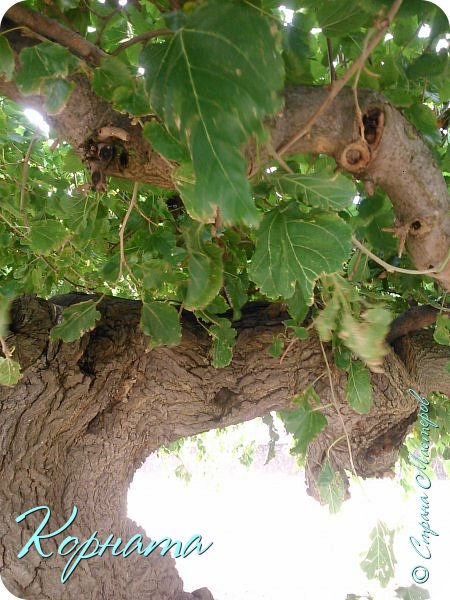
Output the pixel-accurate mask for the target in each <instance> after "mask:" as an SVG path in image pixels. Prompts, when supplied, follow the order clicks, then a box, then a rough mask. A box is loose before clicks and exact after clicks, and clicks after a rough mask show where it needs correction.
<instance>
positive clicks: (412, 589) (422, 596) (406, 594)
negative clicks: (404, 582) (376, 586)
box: [395, 584, 430, 600]
mask: <svg viewBox="0 0 450 600" xmlns="http://www.w3.org/2000/svg"><path fill="white" fill-rule="evenodd" d="M395 594H396V598H400V599H401V600H428V599H429V598H430V592H429V591H428V590H425V589H424V588H422V587H419V586H418V585H415V584H413V585H410V586H409V587H407V588H405V587H398V588H397V589H396V590H395Z"/></svg>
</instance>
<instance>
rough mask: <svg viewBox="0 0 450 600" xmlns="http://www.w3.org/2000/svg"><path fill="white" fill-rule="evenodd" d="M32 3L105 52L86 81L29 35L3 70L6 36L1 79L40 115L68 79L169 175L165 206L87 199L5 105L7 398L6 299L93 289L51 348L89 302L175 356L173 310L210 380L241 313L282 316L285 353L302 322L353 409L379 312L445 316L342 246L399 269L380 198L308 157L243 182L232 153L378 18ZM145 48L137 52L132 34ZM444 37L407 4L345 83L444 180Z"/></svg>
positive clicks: (110, 187)
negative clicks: (389, 113)
mask: <svg viewBox="0 0 450 600" xmlns="http://www.w3.org/2000/svg"><path fill="white" fill-rule="evenodd" d="M26 5H27V6H29V7H31V8H35V9H37V10H39V11H40V12H41V13H44V14H46V15H47V16H49V17H50V18H52V19H55V20H56V21H58V22H60V23H62V24H64V25H66V26H69V27H70V28H72V29H73V30H75V31H76V32H78V33H79V34H81V35H82V36H84V37H85V38H86V39H87V40H89V41H90V42H92V43H94V44H96V45H97V46H98V47H99V48H101V49H102V50H103V51H105V52H106V53H108V56H107V57H106V58H105V59H104V60H102V62H101V64H100V66H94V65H92V64H89V63H88V62H85V61H83V60H81V59H80V58H77V57H76V56H75V55H74V54H72V53H71V52H70V51H69V50H68V49H67V48H64V47H63V46H61V45H59V44H56V43H53V42H50V41H43V40H40V41H39V43H36V44H34V45H31V46H29V47H26V48H24V49H23V50H22V51H21V53H20V67H19V71H18V72H16V73H15V72H14V56H13V51H12V49H11V46H10V44H9V42H8V40H7V37H6V36H5V35H2V36H0V76H1V77H3V79H4V80H10V79H11V78H14V81H15V83H16V84H17V86H18V87H19V89H20V91H21V92H22V93H24V94H32V93H40V94H42V95H43V96H44V97H45V105H46V110H47V113H48V115H50V116H51V115H52V114H53V115H54V114H57V113H58V112H59V111H60V110H61V108H62V107H63V106H64V105H65V104H66V103H67V101H68V98H69V97H70V94H71V93H73V90H74V87H75V83H74V81H73V76H74V75H75V74H76V73H84V74H86V73H87V74H88V77H89V78H90V81H91V84H92V87H93V89H94V90H95V92H96V93H97V94H98V95H99V96H101V97H102V98H104V99H106V100H107V101H109V102H111V103H112V104H113V106H114V107H115V109H116V110H118V111H121V112H124V113H127V114H129V115H130V116H131V117H133V118H134V119H135V120H136V121H135V122H136V123H137V124H139V123H140V124H141V125H142V126H143V130H144V135H145V136H146V138H147V139H148V140H149V141H150V142H151V144H152V145H153V147H154V148H155V149H156V150H157V151H158V152H159V153H160V154H161V155H163V156H164V157H165V158H166V159H167V160H168V161H176V162H177V164H178V165H179V166H178V167H177V169H176V172H175V174H174V187H175V189H176V193H174V192H173V191H167V190H162V189H159V188H157V187H155V186H151V185H148V184H143V183H138V182H133V181H127V180H125V179H118V178H117V179H116V178H112V179H110V180H108V182H107V190H106V191H102V190H101V191H91V190H90V181H91V175H90V174H89V173H88V172H87V170H86V169H84V167H83V164H82V163H81V161H80V159H79V157H78V155H77V154H76V152H75V150H76V149H72V148H70V147H69V146H68V145H67V144H66V143H65V142H64V140H61V139H59V138H58V132H57V131H53V130H50V133H49V138H48V139H47V137H46V136H45V135H44V133H43V132H42V130H40V129H39V128H36V126H33V125H32V124H31V123H30V122H29V121H28V120H27V118H26V117H25V116H24V113H23V107H19V106H18V105H16V104H14V103H13V102H11V101H10V100H8V99H6V98H5V99H3V100H1V101H0V108H1V112H0V138H1V143H2V152H1V159H0V160H1V174H0V194H1V205H0V206H1V207H0V239H1V244H0V256H1V258H0V260H1V283H0V294H1V303H0V306H1V313H0V322H1V323H2V328H3V331H2V332H0V333H1V334H2V336H3V338H2V339H3V353H4V355H5V357H6V358H5V359H0V360H1V361H2V362H1V364H0V375H1V381H2V383H4V384H13V383H14V382H15V381H17V378H18V376H19V370H18V366H17V364H16V363H15V361H14V359H13V353H12V352H13V349H12V348H8V344H7V341H6V340H5V339H4V337H5V335H6V323H7V320H8V310H9V305H10V302H11V300H12V299H13V298H14V297H15V296H17V295H19V294H23V293H36V294H38V295H40V296H43V297H49V296H52V295H54V294H57V293H58V294H60V293H64V292H67V291H69V290H73V289H77V290H80V291H85V292H88V293H93V292H95V293H98V294H99V296H97V297H95V298H94V299H90V300H88V301H87V302H83V303H81V304H76V305H74V306H71V307H69V308H67V309H66V310H65V313H64V318H63V320H62V322H61V323H60V324H58V325H57V326H56V327H55V328H54V330H53V332H52V335H53V337H54V338H55V339H56V338H61V339H63V340H65V341H71V340H74V339H76V338H77V337H79V336H80V335H81V334H82V333H83V332H84V331H88V330H90V329H92V328H93V327H94V325H95V322H96V320H98V318H99V317H100V313H99V311H98V310H97V304H98V302H99V301H100V299H101V297H102V296H101V295H102V294H115V295H121V296H125V297H131V298H139V299H141V300H142V302H143V311H142V321H141V325H142V328H143V330H144V332H145V333H146V334H147V335H148V336H149V343H150V345H151V346H156V345H161V344H163V345H164V344H167V345H171V344H177V343H178V342H179V341H180V335H181V326H180V315H181V312H182V311H181V309H184V310H188V311H191V312H192V313H193V314H194V315H195V317H196V318H197V320H198V321H199V322H200V323H201V324H202V325H203V326H204V327H205V329H207V331H208V332H209V335H210V336H211V340H212V345H211V360H212V363H213V364H214V365H215V366H217V367H223V366H226V365H227V364H228V363H229V361H230V360H231V358H232V350H233V344H234V340H235V337H236V332H235V330H234V328H233V327H232V321H233V320H235V319H239V317H240V314H241V309H242V307H243V306H244V305H245V304H246V303H247V302H249V301H252V300H257V299H264V300H268V301H270V302H280V303H283V304H285V305H286V306H287V309H288V311H289V313H290V316H291V318H290V319H289V320H288V321H286V335H284V336H281V337H278V338H277V339H275V340H274V343H273V344H272V346H271V347H270V348H269V349H268V350H269V351H270V352H271V353H272V354H273V355H274V356H280V355H281V354H282V353H283V351H285V350H288V347H286V346H287V344H289V343H290V340H291V339H292V338H293V337H294V338H295V337H298V338H300V339H305V338H306V337H307V336H308V335H309V331H308V328H306V327H305V326H304V325H305V323H304V320H305V317H306V316H307V315H308V324H310V323H313V326H314V327H316V329H317V331H318V333H319V335H320V337H321V339H322V340H323V341H327V342H329V341H331V342H332V343H333V348H334V353H335V360H336V364H337V365H338V366H339V368H342V369H345V370H346V371H348V373H349V379H348V381H349V384H348V399H349V402H350V403H351V405H352V406H353V407H354V408H355V409H356V410H357V411H359V412H367V411H368V410H369V409H370V405H371V400H370V384H369V375H368V370H367V368H372V369H377V368H378V367H379V365H380V362H381V360H382V357H383V355H384V354H385V353H386V352H387V346H386V345H385V343H384V341H383V340H384V337H385V335H386V332H387V330H388V326H389V322H390V320H391V318H392V316H394V315H395V314H398V313H400V312H402V311H403V310H404V309H405V308H406V307H407V306H408V301H409V302H411V301H416V302H418V303H432V304H435V305H436V306H440V305H441V304H442V303H443V302H444V301H445V297H444V296H443V295H442V292H441V291H440V290H439V288H438V287H437V286H436V285H435V284H434V283H433V282H432V281H431V280H430V279H427V278H426V277H420V276H415V275H407V274H404V273H399V272H394V273H388V272H387V271H386V270H385V269H384V268H383V267H382V266H380V265H379V264H378V263H377V262H375V261H373V260H371V259H370V258H368V256H367V255H366V254H364V253H362V252H361V251H360V250H358V249H356V248H355V247H354V245H353V244H352V235H356V237H358V239H361V240H364V243H365V244H366V247H367V248H368V249H370V250H371V251H372V252H373V253H375V254H376V255H378V256H379V257H380V258H382V259H383V260H384V261H386V262H388V263H390V264H391V265H394V266H403V267H409V268H411V264H410V263H409V262H408V257H407V255H406V254H405V253H403V255H402V257H401V258H399V257H398V255H397V254H398V253H397V250H398V248H397V246H398V241H397V240H396V238H395V237H394V236H393V235H392V233H389V232H385V231H384V230H383V229H384V228H386V227H391V226H392V223H393V220H394V215H393V211H392V207H391V204H390V201H389V199H388V198H387V196H386V195H385V194H384V193H383V192H381V191H380V190H376V193H375V195H374V196H371V197H370V198H367V197H366V192H365V190H364V188H363V186H362V185H361V184H360V182H358V181H353V180H352V179H351V177H350V176H349V175H347V174H342V173H335V172H334V167H335V165H334V161H332V160H331V159H329V158H328V157H325V156H321V155H319V156H314V155H295V156H289V157H288V158H286V160H287V164H286V163H285V162H284V160H282V159H281V162H280V157H279V156H277V155H276V153H275V155H274V156H275V157H274V159H273V160H272V161H271V162H269V163H264V164H260V165H259V168H258V169H254V170H253V172H252V174H251V176H250V178H249V177H248V174H247V167H246V158H245V152H244V149H245V144H246V143H247V142H248V141H249V140H250V139H252V140H253V142H254V143H255V144H256V145H257V148H259V149H261V151H262V150H263V149H266V146H267V144H268V140H267V135H266V133H265V131H264V126H263V124H264V119H265V118H268V117H270V116H272V115H275V114H276V113H277V112H278V111H280V110H281V108H282V104H283V103H282V94H281V91H282V89H283V88H284V86H285V85H287V84H320V85H327V84H328V83H329V81H330V72H333V77H334V76H335V77H337V78H339V77H340V76H342V74H343V73H345V71H346V69H347V68H348V66H349V65H350V64H351V63H352V62H353V61H354V60H355V59H357V58H358V57H359V56H360V54H361V52H362V50H363V49H364V45H365V40H366V36H367V34H368V32H370V31H371V28H372V27H373V26H374V24H375V23H376V21H377V19H380V18H381V16H382V15H383V14H385V13H386V10H387V9H388V8H389V5H387V3H386V2H384V1H383V0H376V1H374V0H370V1H366V0H358V1H355V2H351V3H349V2H347V1H346V0H334V1H333V2H327V1H322V2H316V1H314V2H313V1H310V0H298V1H295V0H294V1H291V2H285V6H284V7H282V8H280V7H279V6H278V3H277V2H273V1H271V0H267V1H266V0H261V1H257V0H255V1H254V2H250V1H242V2H238V1H231V0H230V1H227V2H219V1H217V0H208V1H203V2H202V1H199V2H167V1H166V2H165V1H164V0H161V2H150V1H140V2H133V1H128V2H119V3H118V4H117V3H116V2H113V1H112V0H106V1H105V2H94V1H81V0H59V1H58V2H47V1H45V0H29V1H27V2H26ZM148 32H156V34H155V36H154V37H152V36H151V35H147V34H148ZM140 35H144V37H145V35H147V38H146V39H144V40H143V41H139V39H138V40H134V39H133V38H135V37H136V36H140ZM448 37H449V34H448V21H447V18H446V17H445V15H444V13H443V12H442V11H441V10H440V9H438V8H437V7H436V6H435V5H433V4H431V3H429V2H423V1H421V0H409V1H408V2H405V3H404V4H403V5H402V6H401V8H400V10H399V12H398V14H397V15H396V18H395V21H394V23H393V24H392V25H391V26H390V28H389V32H388V34H387V35H386V37H385V39H384V42H381V43H380V44H379V45H378V47H377V48H376V49H375V50H374V52H372V54H371V56H370V58H369V59H368V61H367V63H366V66H365V67H364V68H363V69H362V70H361V71H360V72H358V74H357V78H358V79H357V81H356V83H357V85H358V86H359V87H366V88H372V89H376V90H380V91H381V92H383V94H385V96H386V97H387V98H388V99H389V100H390V101H391V102H392V103H393V104H394V105H395V106H397V107H398V108H400V109H401V110H402V111H403V112H404V114H405V115H406V116H407V118H408V119H409V120H410V121H411V122H412V123H413V124H414V125H415V126H416V127H417V129H418V130H419V131H420V132H421V133H422V134H423V136H425V138H426V140H427V142H428V144H429V145H430V147H431V148H432V149H433V152H434V154H435V157H436V160H437V161H439V162H440V164H441V167H442V169H443V171H444V173H449V172H450V154H449V152H448V136H447V125H448V122H447V120H448V114H449V109H448V107H449V103H448V100H449V98H450V77H449V66H448V42H447V38H448ZM129 40H133V42H136V43H131V42H129ZM352 81H353V82H355V80H354V79H353V80H352ZM269 150H270V149H269ZM262 153H263V152H262ZM269 153H270V152H269ZM286 168H287V169H288V170H286ZM449 338H450V333H449V319H448V317H446V316H442V317H440V318H439V321H438V327H437V329H436V340H437V341H439V342H440V343H445V344H448V343H449ZM303 401H304V402H306V405H308V402H307V399H306V397H305V399H304V400H303ZM306 405H305V407H304V408H306ZM308 406H309V405H308Z"/></svg>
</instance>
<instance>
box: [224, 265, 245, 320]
mask: <svg viewBox="0 0 450 600" xmlns="http://www.w3.org/2000/svg"><path fill="white" fill-rule="evenodd" d="M247 290H248V277H247V275H246V274H245V273H242V274H239V275H230V274H226V273H225V291H226V294H227V298H228V300H229V302H230V304H231V308H232V309H233V321H237V320H238V319H240V318H241V308H242V307H243V306H244V304H245V303H246V302H247V300H248V295H247Z"/></svg>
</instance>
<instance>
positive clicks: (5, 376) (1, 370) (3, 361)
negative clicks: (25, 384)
mask: <svg viewBox="0 0 450 600" xmlns="http://www.w3.org/2000/svg"><path fill="white" fill-rule="evenodd" d="M21 377H22V374H21V372H20V365H19V363H18V362H17V361H15V360H13V359H12V358H4V357H3V356H0V385H6V386H8V387H14V386H15V385H16V383H17V382H18V381H19V379H20V378H21Z"/></svg>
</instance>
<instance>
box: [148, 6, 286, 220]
mask: <svg viewBox="0 0 450 600" xmlns="http://www.w3.org/2000/svg"><path fill="white" fill-rule="evenodd" d="M236 23H239V26H236ZM276 38H277V30H276V28H275V27H271V24H270V21H269V20H267V19H266V18H265V17H264V16H263V15H261V13H260V12H258V11H256V10H255V9H254V8H252V7H250V6H246V5H244V4H243V3H234V2H219V1H218V0H212V1H210V2H205V3H204V4H203V5H201V6H200V7H199V8H198V9H197V10H196V11H195V12H194V13H193V14H192V16H189V17H188V18H187V19H186V23H185V25H184V26H183V27H182V28H181V29H179V30H178V31H177V32H176V33H175V35H174V36H173V37H172V38H171V40H170V42H169V44H167V45H166V46H164V47H165V52H164V55H163V56H161V53H162V46H163V44H159V46H160V47H159V48H158V47H157V46H158V45H157V44H149V45H148V46H147V48H146V49H144V51H143V53H142V55H141V59H140V62H141V64H142V65H143V66H144V67H145V78H146V80H147V86H148V91H149V94H150V100H151V105H152V107H153V109H154V110H155V111H156V113H157V114H158V115H159V116H160V117H161V118H162V119H163V121H164V123H165V125H166V127H167V129H168V130H169V132H170V133H171V134H172V135H173V136H174V137H176V138H178V139H179V140H180V141H181V142H182V143H185V144H187V146H188V147H189V150H190V153H191V156H192V160H193V165H194V171H195V204H193V206H192V207H191V212H190V214H191V215H192V216H193V217H194V218H195V219H197V220H199V221H203V222H208V221H210V220H212V219H213V218H214V217H215V215H216V210H217V207H219V209H220V214H221V216H222V217H223V220H224V222H225V224H232V223H237V222H243V223H247V224H249V225H255V224H257V222H258V212H257V210H256V208H255V206H254V203H253V200H252V197H251V193H250V185H249V183H248V180H247V171H246V170H247V164H246V160H245V158H244V156H243V154H242V149H241V148H242V146H243V145H244V144H245V142H246V141H247V139H248V138H249V136H251V135H254V134H261V132H262V122H263V120H264V118H265V117H267V116H268V115H272V114H274V113H275V112H276V111H277V110H279V108H280V106H281V96H280V95H279V93H278V92H279V91H280V90H281V89H282V86H283V64H282V60H281V54H280V52H279V49H278V44H277V40H276Z"/></svg>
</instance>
